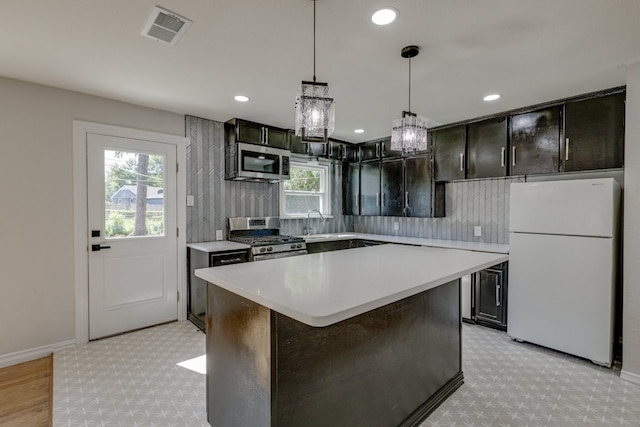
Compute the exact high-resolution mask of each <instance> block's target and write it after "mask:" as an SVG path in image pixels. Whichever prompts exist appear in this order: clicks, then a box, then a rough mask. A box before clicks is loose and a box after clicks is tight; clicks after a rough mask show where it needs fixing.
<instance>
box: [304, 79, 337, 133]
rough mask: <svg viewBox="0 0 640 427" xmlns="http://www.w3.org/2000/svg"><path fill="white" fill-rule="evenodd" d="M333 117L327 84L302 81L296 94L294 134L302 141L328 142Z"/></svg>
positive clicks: (334, 124)
mask: <svg viewBox="0 0 640 427" xmlns="http://www.w3.org/2000/svg"><path fill="white" fill-rule="evenodd" d="M335 117H336V114H335V102H334V100H333V94H332V93H331V90H330V89H329V85H327V84H326V83H317V82H304V81H303V82H302V86H301V88H300V91H299V92H298V95H297V96H296V135H297V136H299V137H301V139H302V142H322V143H327V142H329V136H330V135H331V134H332V133H333V131H334V129H335V126H336V122H335V120H336V119H335Z"/></svg>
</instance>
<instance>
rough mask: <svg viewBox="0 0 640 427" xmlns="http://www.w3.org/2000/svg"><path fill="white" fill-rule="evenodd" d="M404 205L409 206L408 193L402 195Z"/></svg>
mask: <svg viewBox="0 0 640 427" xmlns="http://www.w3.org/2000/svg"><path fill="white" fill-rule="evenodd" d="M404 205H405V206H409V192H408V191H407V192H406V193H404Z"/></svg>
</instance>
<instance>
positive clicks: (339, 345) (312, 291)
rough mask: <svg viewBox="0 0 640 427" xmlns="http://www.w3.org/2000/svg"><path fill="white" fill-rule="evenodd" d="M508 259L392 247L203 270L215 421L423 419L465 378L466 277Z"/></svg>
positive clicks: (378, 422)
mask: <svg viewBox="0 0 640 427" xmlns="http://www.w3.org/2000/svg"><path fill="white" fill-rule="evenodd" d="M507 259H508V256H507V255H505V254H496V253H484V252H471V251H464V250H454V249H442V248H426V247H413V246H403V245H394V244H389V245H381V246H374V247H365V248H357V249H349V250H345V251H336V252H326V253H319V254H312V255H306V256H298V257H291V258H283V259H276V260H270V261H262V262H254V263H247V264H237V265H231V266H225V267H216V268H208V269H201V270H197V271H196V275H197V276H198V277H200V278H202V279H204V280H206V281H207V282H209V285H208V290H207V291H208V296H207V317H206V319H207V320H206V321H207V325H206V326H207V411H208V420H209V422H210V424H211V425H212V426H225V427H226V426H248V425H250V426H279V427H282V426H300V425H304V426H328V425H331V426H350V427H351V426H397V425H403V426H404V425H407V426H408V425H418V424H419V423H420V422H421V421H422V420H423V419H424V418H425V417H426V416H427V415H428V414H429V413H430V412H431V411H433V410H434V409H435V408H436V407H437V405H438V404H440V403H441V402H442V401H443V400H444V399H446V398H447V397H448V396H449V395H450V394H451V393H453V392H454V391H455V390H456V389H457V388H458V387H459V386H460V385H461V384H462V382H463V375H462V362H461V323H460V322H461V321H460V287H459V279H460V277H462V276H465V275H467V274H471V273H473V272H475V271H478V270H482V269H484V268H487V267H490V266H492V265H495V264H498V263H501V262H503V261H506V260H507Z"/></svg>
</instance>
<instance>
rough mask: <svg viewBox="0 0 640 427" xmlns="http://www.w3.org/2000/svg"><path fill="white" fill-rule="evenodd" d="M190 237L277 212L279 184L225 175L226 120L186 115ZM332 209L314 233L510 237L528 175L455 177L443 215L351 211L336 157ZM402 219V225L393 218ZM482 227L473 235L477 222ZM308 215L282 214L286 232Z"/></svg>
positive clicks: (211, 235) (298, 230)
mask: <svg viewBox="0 0 640 427" xmlns="http://www.w3.org/2000/svg"><path fill="white" fill-rule="evenodd" d="M185 122H186V123H185V124H186V135H187V165H186V166H187V171H186V179H187V194H189V195H193V196H194V199H195V205H194V206H191V207H187V242H189V243H195V242H207V241H213V240H215V237H216V230H223V236H224V238H227V218H229V217H235V216H277V215H278V214H279V205H278V184H269V183H260V182H245V181H227V180H225V179H224V123H222V122H217V121H213V120H207V119H202V118H199V117H193V116H186V117H185ZM331 170H332V195H331V210H332V216H333V218H329V219H327V220H326V221H324V222H322V221H320V219H318V218H313V219H312V220H311V226H312V228H313V233H341V232H347V231H352V232H358V233H372V234H390V235H399V236H414V237H425V238H433V239H450V240H465V241H479V242H487V243H508V242H509V185H510V184H511V183H512V182H523V181H524V178H523V177H512V178H496V179H482V180H465V181H456V182H451V183H447V184H446V190H445V197H446V200H445V210H446V217H444V218H402V217H382V216H351V215H343V214H342V167H341V165H340V163H338V162H334V163H332V165H331ZM395 222H397V223H398V230H395V229H394V223H395ZM476 225H479V226H481V227H482V236H481V237H474V235H473V227H474V226H476ZM306 226H307V220H306V219H283V220H282V221H281V227H282V228H281V230H280V231H281V233H282V234H292V235H298V234H302V233H303V229H304V227H306Z"/></svg>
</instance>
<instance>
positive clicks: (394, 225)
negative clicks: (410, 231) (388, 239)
mask: <svg viewBox="0 0 640 427" xmlns="http://www.w3.org/2000/svg"><path fill="white" fill-rule="evenodd" d="M393 229H394V230H395V231H398V230H399V229H400V223H399V222H394V223H393Z"/></svg>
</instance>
